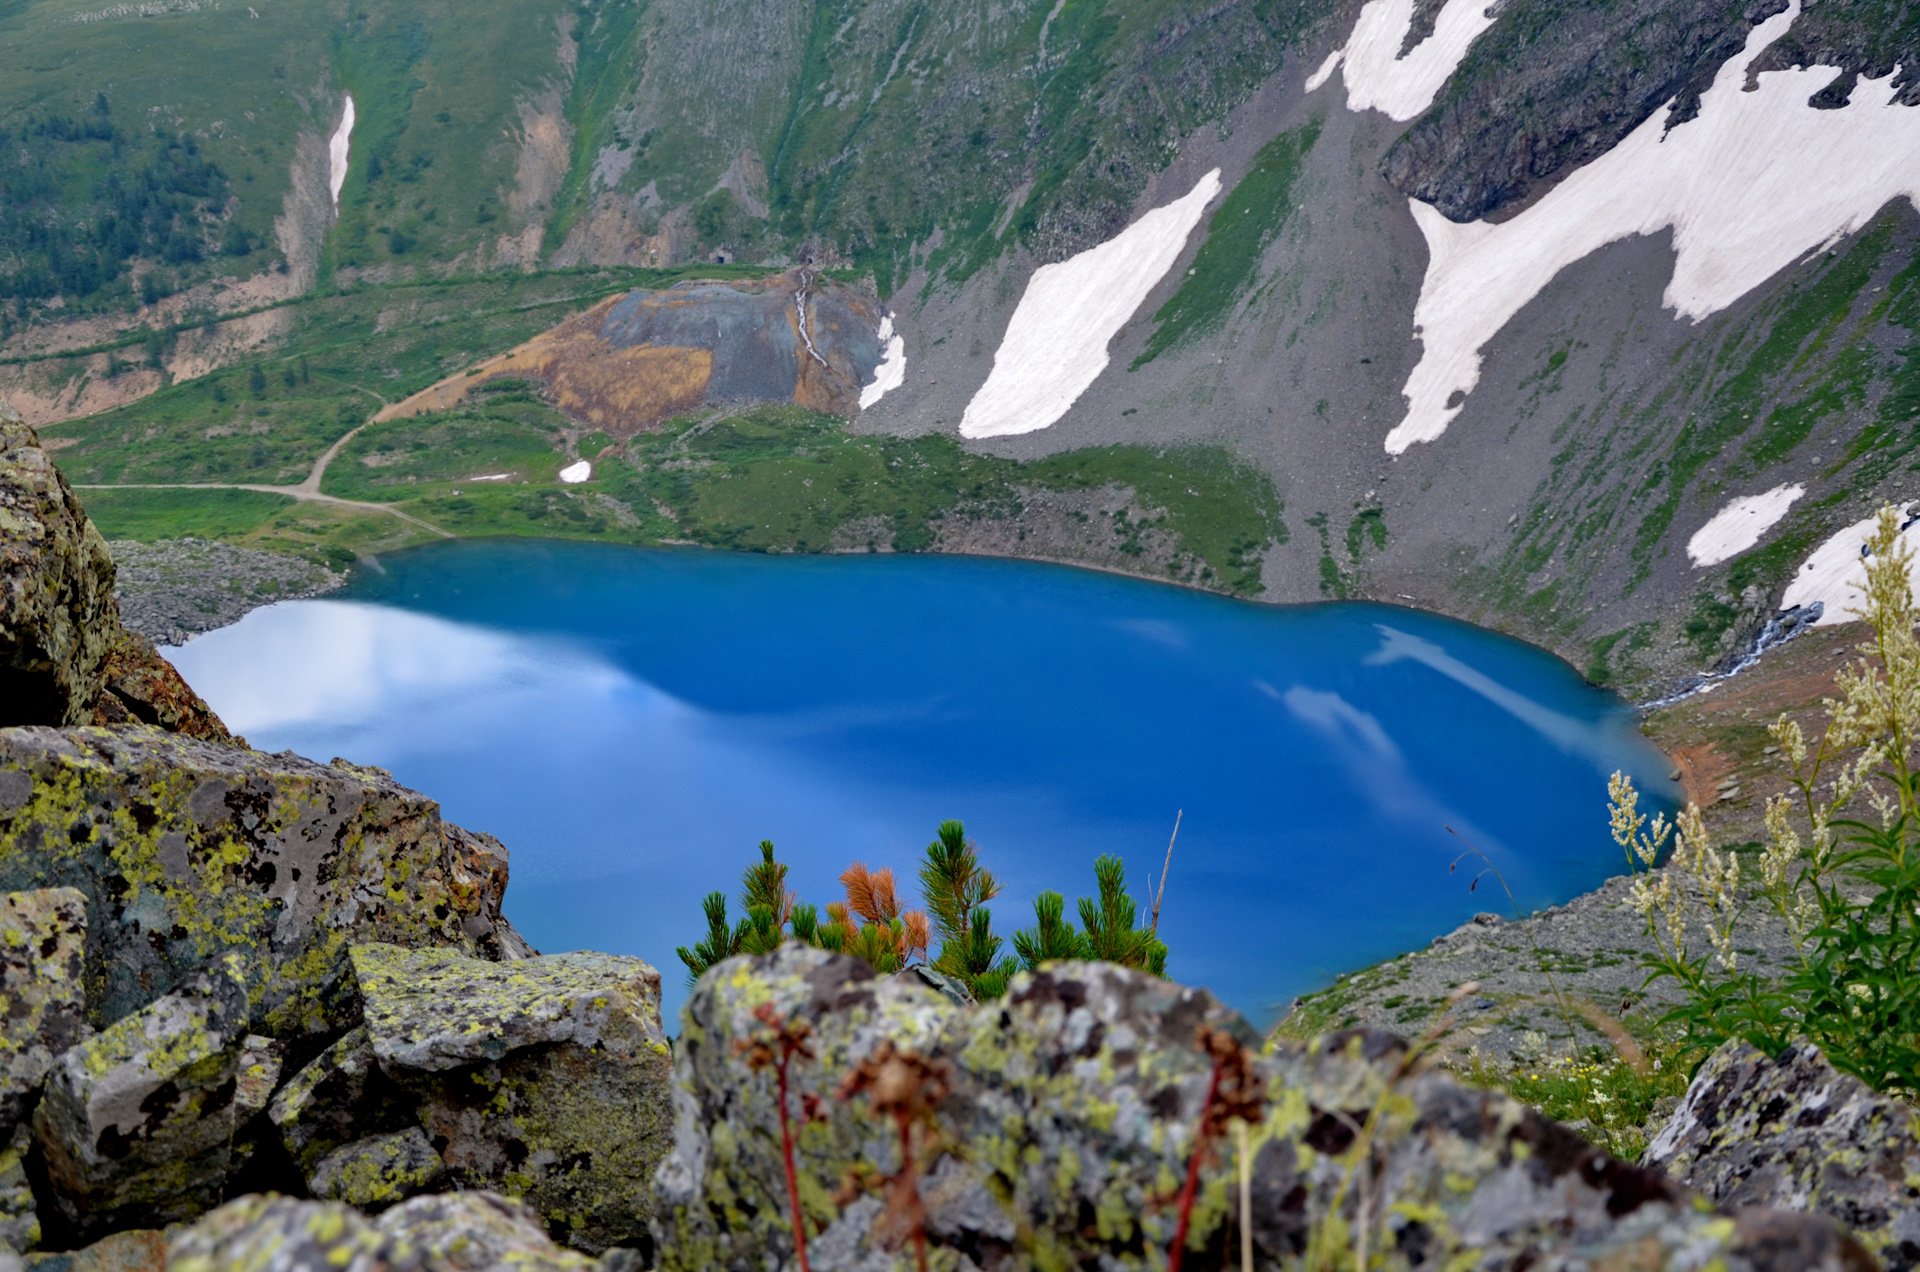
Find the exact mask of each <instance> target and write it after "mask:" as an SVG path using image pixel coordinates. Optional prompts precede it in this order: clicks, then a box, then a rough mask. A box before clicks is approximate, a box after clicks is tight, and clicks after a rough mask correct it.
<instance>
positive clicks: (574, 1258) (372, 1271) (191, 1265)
mask: <svg viewBox="0 0 1920 1272" xmlns="http://www.w3.org/2000/svg"><path fill="white" fill-rule="evenodd" d="M595 1266H596V1265H595V1262H594V1261H593V1260H592V1259H589V1258H587V1257H586V1256H584V1255H581V1254H576V1253H574V1252H573V1251H571V1250H563V1249H561V1248H560V1247H558V1246H556V1245H555V1244H554V1243H553V1241H552V1240H551V1239H550V1238H549V1237H548V1236H547V1234H546V1231H545V1230H544V1229H543V1228H542V1227H541V1224H540V1217H539V1216H538V1215H536V1214H534V1213H533V1212H532V1211H531V1210H529V1209H528V1208H527V1207H525V1206H523V1205H520V1204H519V1203H517V1202H514V1201H510V1200H508V1199H506V1198H504V1197H497V1196H493V1195H492V1194H489V1193H478V1192H467V1193H448V1194H445V1195H442V1196H434V1197H418V1198H415V1199H414V1200H412V1201H408V1202H404V1203H402V1204H401V1205H398V1206H396V1207H394V1208H393V1209H391V1210H388V1211H387V1212H386V1213H384V1214H382V1215H380V1216H379V1217H377V1218H369V1217H368V1216H366V1215H363V1214H361V1213H360V1212H359V1211H357V1210H355V1209H353V1208H352V1207H350V1206H346V1205H342V1204H341V1203H339V1202H329V1201H305V1200H299V1199H296V1198H292V1197H279V1196H274V1195H272V1194H265V1195H257V1196H251V1197H242V1198H240V1199H239V1200H237V1201H231V1202H228V1203H227V1204H226V1205H224V1206H222V1207H220V1209H218V1210H216V1211H214V1212H213V1213H211V1214H209V1215H206V1216H204V1217H203V1218H201V1219H200V1220H199V1221H198V1222H196V1223H194V1224H193V1225H192V1226H191V1227H186V1228H180V1229H176V1230H175V1231H174V1232H172V1233H171V1234H170V1240H169V1243H168V1249H167V1267H168V1269H169V1272H285V1270H288V1269H302V1270H305V1269H335V1270H338V1272H451V1270H452V1269H474V1270H475V1272H478V1270H479V1269H483V1268H486V1269H497V1268H513V1269H518V1270H519V1272H591V1269H593V1268H594V1267H595Z"/></svg>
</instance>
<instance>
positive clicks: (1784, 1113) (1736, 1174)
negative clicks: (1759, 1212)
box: [1645, 1041, 1920, 1272]
mask: <svg viewBox="0 0 1920 1272" xmlns="http://www.w3.org/2000/svg"><path fill="white" fill-rule="evenodd" d="M1915 1121H1916V1114H1915V1110H1914V1106H1913V1105H1912V1104H1909V1103H1908V1102H1907V1101H1905V1100H1902V1099H1900V1098H1898V1097H1897V1096H1892V1095H1883V1094H1880V1093H1879V1092H1876V1091H1874V1090H1873V1089H1872V1088H1871V1087H1869V1086H1867V1085H1866V1084H1865V1083H1864V1082H1861V1081H1860V1080H1859V1079H1858V1078H1855V1077H1852V1076H1850V1075H1848V1074H1844V1073H1841V1072H1840V1071H1838V1070H1837V1069H1835V1068H1834V1067H1833V1066H1832V1065H1830V1064H1829V1063H1827V1060H1826V1057H1824V1056H1822V1055H1821V1054H1820V1049H1819V1048H1818V1047H1816V1046H1814V1045H1813V1044H1812V1043H1810V1042H1804V1041H1803V1042H1799V1043H1796V1044H1794V1045H1793V1046H1791V1047H1789V1048H1788V1049H1787V1050H1786V1052H1785V1053H1784V1054H1783V1055H1781V1056H1780V1058H1779V1059H1777V1060H1774V1059H1769V1058H1768V1057H1767V1056H1766V1055H1765V1054H1763V1053H1762V1052H1760V1051H1759V1050H1757V1049H1755V1048H1754V1047H1752V1046H1750V1045H1748V1044H1746V1043H1743V1042H1730V1043H1727V1044H1726V1045H1725V1046H1723V1047H1721V1048H1720V1049H1719V1050H1718V1051H1716V1052H1714V1053H1713V1055H1712V1056H1710V1057H1708V1059H1707V1062H1706V1063H1705V1064H1704V1065H1702V1066H1701V1068H1700V1072H1699V1073H1697V1074H1695V1075H1694V1079H1693V1082H1692V1083H1691V1084H1690V1085H1689V1086H1688V1088H1687V1094H1686V1097H1685V1098H1684V1099H1683V1100H1682V1101H1681V1102H1680V1107H1679V1108H1678V1109H1676V1110H1675V1111H1674V1114H1673V1116H1672V1117H1671V1118H1670V1119H1669V1120H1668V1122H1667V1125H1666V1126H1665V1128H1664V1129H1663V1130H1662V1131H1661V1132H1660V1134H1659V1135H1657V1136H1655V1137H1654V1140H1653V1142H1652V1143H1651V1144H1649V1145H1648V1146H1647V1152H1646V1159H1645V1160H1646V1162H1647V1164H1648V1165H1651V1166H1656V1167H1658V1168H1659V1169H1661V1170H1663V1171H1665V1172H1667V1173H1668V1174H1670V1175H1672V1176H1673V1177H1675V1178H1676V1179H1680V1180H1684V1181H1685V1182H1686V1183H1687V1184H1689V1185H1691V1186H1692V1187H1694V1188H1697V1189H1699V1190H1700V1191H1701V1192H1702V1193H1704V1194H1705V1195H1706V1196H1708V1197H1711V1198H1713V1199H1714V1200H1715V1201H1717V1202H1719V1203H1720V1204H1721V1205H1723V1206H1783V1207H1791V1208H1793V1209H1808V1210H1812V1211H1815V1212H1817V1213H1822V1214H1827V1215H1830V1216H1832V1217H1833V1218H1835V1219H1837V1220H1839V1221H1840V1222H1841V1223H1844V1224H1846V1225H1847V1226H1848V1227H1849V1228H1850V1229H1852V1231H1853V1233H1854V1235H1855V1236H1856V1237H1858V1238H1859V1239H1860V1241H1861V1244H1863V1245H1864V1246H1866V1247H1867V1248H1868V1249H1869V1250H1871V1251H1872V1252H1873V1254H1874V1256H1875V1258H1877V1259H1879V1260H1880V1261H1881V1263H1882V1264H1884V1265H1885V1266H1886V1267H1887V1268H1888V1269H1890V1272H1908V1270H1909V1269H1913V1268H1920V1127H1916V1125H1915Z"/></svg>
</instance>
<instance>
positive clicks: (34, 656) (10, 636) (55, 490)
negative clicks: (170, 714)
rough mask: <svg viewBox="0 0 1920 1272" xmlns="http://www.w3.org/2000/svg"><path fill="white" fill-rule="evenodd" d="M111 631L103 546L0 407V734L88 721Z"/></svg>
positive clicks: (41, 453) (11, 414)
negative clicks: (0, 729) (12, 728)
mask: <svg viewBox="0 0 1920 1272" xmlns="http://www.w3.org/2000/svg"><path fill="white" fill-rule="evenodd" d="M119 631H120V609H119V606H118V605H117V604H116V603H115V601H114V596H113V558H112V556H110V555H109V554H108V552H107V544H106V540H104V539H102V538H101V537H100V532H99V531H98V530H96V529H94V527H93V523H92V522H91V521H89V520H87V514H86V513H85V512H84V511H82V510H81V507H80V501H79V500H78V499H77V498H75V497H74V493H73V488H72V487H71V486H69V485H67V480H66V478H64V477H62V476H61V475H60V471H59V469H57V468H55V467H54V464H53V460H52V458H51V457H49V456H48V454H47V452H46V450H45V449H43V448H42V447H41V445H40V438H39V436H38V435H37V434H36V433H35V432H34V431H33V429H32V428H30V427H28V426H27V425H26V424H24V423H22V422H21V420H20V415H19V413H18V412H17V411H15V410H14V409H13V408H12V407H11V406H9V405H7V404H6V403H4V402H0V725H13V724H79V723H82V722H84V721H86V720H89V719H91V718H92V715H93V705H94V701H95V699H97V698H98V697H99V695H100V687H101V681H102V668H103V667H104V666H105V664H106V660H107V653H108V650H109V649H110V648H111V646H112V644H113V642H114V638H115V637H116V636H117V635H118V633H119Z"/></svg>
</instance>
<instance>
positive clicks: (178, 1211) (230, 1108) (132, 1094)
mask: <svg viewBox="0 0 1920 1272" xmlns="http://www.w3.org/2000/svg"><path fill="white" fill-rule="evenodd" d="M246 1047H247V987H246V981H245V977H244V975H243V972H242V969H241V966H240V962H239V960H238V959H237V958H228V959H226V960H223V961H222V962H221V963H219V964H216V965H215V966H212V967H209V968H207V969H205V970H203V971H201V972H198V973H196V974H195V975H193V976H192V977H190V978H189V979H188V980H187V981H186V982H185V983H184V984H182V985H181V986H180V987H179V988H178V989H176V990H174V991H173V992H172V993H169V994H167V995H165V996H164V997H162V998H160V999H158V1000H157V1001H155V1002H153V1003H152V1004H150V1005H149V1006H147V1007H146V1008H144V1009H143V1010H141V1011H139V1012H136V1013H135V1014H133V1015H131V1016H128V1017H126V1018H125V1019H124V1020H121V1021H119V1022H117V1023H116V1024H114V1025H112V1026H110V1027H109V1028H107V1029H105V1030H103V1031H102V1032H100V1033H99V1034H97V1035H95V1036H94V1037H92V1038H89V1039H88V1040H86V1041H85V1042H82V1043H80V1044H79V1045H77V1046H75V1047H72V1048H70V1049H69V1050H68V1051H66V1052H65V1053H64V1054H62V1055H61V1057H60V1058H59V1060H58V1061H56V1062H55V1064H54V1067H53V1071H52V1073H51V1074H50V1075H49V1076H48V1078H47V1083H46V1092H45V1095H44V1096H43V1097H42V1099H41V1101H40V1106H39V1108H38V1109H37V1110H36V1111H35V1113H34V1140H35V1143H36V1146H37V1148H38V1149H39V1154H40V1158H41V1161H42V1162H43V1164H44V1166H45V1170H46V1176H47V1181H48V1184H49V1186H50V1192H51V1194H52V1199H53V1203H54V1205H55V1206H56V1207H57V1208H58V1209H59V1211H60V1213H61V1217H62V1218H63V1219H64V1220H65V1221H66V1222H67V1223H68V1224H70V1225H72V1226H73V1227H74V1228H75V1230H77V1231H79V1232H81V1233H83V1234H100V1233H106V1232H112V1231H116V1230H118V1229H122V1228H128V1227H157V1226H160V1225H162V1224H166V1223H171V1222H174V1221H176V1220H180V1219H186V1218H191V1217H192V1216H194V1215H197V1214H200V1213H201V1212H203V1211H205V1210H207V1209H209V1208H210V1207H211V1206H213V1205H215V1204H216V1203H217V1202H218V1201H219V1198H220V1195H221V1191H222V1187H223V1185H224V1183H225V1180H226V1177H227V1174H228V1170H229V1168H230V1166H231V1161H232V1145H233V1141H234V1138H235V1134H236V1132H237V1131H238V1129H239V1126H240V1122H241V1121H242V1120H243V1118H244V1116H245V1110H243V1109H242V1107H241V1106H240V1104H239V1102H238V1101H237V1100H236V1098H235V1097H236V1094H237V1092H238V1090H239V1087H240V1079H241V1071H242V1068H243V1063H244V1057H245V1054H246Z"/></svg>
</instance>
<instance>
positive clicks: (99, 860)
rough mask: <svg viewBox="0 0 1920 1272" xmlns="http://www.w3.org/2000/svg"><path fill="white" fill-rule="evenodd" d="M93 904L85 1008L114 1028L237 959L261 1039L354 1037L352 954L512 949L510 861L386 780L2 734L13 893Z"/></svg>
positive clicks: (168, 737)
mask: <svg viewBox="0 0 1920 1272" xmlns="http://www.w3.org/2000/svg"><path fill="white" fill-rule="evenodd" d="M49 886H69V887H74V888H78V889H79V890H80V891H81V892H83V893H84V894H86V896H87V900H88V905H89V907H90V916H91V920H92V921H91V923H90V924H89V927H88V934H87V961H86V981H87V1009H88V1015H89V1019H90V1020H91V1021H92V1022H93V1023H94V1024H95V1025H105V1024H108V1023H110V1022H112V1021H114V1020H117V1019H119V1018H120V1017H121V1016H124V1015H126V1014H127V1013H128V1012H131V1011H134V1010H137V1009H138V1008H140V1007H141V1006H143V1005H144V1004H146V1003H148V1002H151V1001H152V1000H153V999H154V998H155V997H156V996H157V995H158V994H160V993H162V992H164V991H165V990H166V989H167V988H168V987H170V986H171V985H173V984H174V983H175V982H176V981H178V980H179V979H180V978H181V977H182V976H183V975H185V974H187V973H188V972H190V971H192V970H193V969H194V968H196V967H198V966H201V965H202V964H204V963H205V962H207V961H208V960H210V959H212V958H214V957H216V956H218V955H220V954H223V953H226V952H229V951H233V952H238V953H240V954H242V955H243V956H244V958H245V963H246V969H247V976H248V978H249V985H250V987H251V988H252V989H253V990H254V998H255V1027H256V1029H257V1030H258V1031H260V1032H264V1033H268V1034H271V1035H274V1036H277V1037H292V1036H298V1035H303V1034H312V1033H319V1032H331V1031H332V1030H334V1029H337V1028H342V1027H345V1026H346V1025H347V1024H349V1023H351V1022H350V1020H346V1019H343V1018H342V1005H341V1004H340V1003H338V1002H337V1001H336V1000H335V999H334V997H333V996H332V994H333V989H334V988H335V987H337V983H338V981H339V979H340V976H341V975H342V974H343V969H342V963H343V961H344V960H343V956H344V954H345V952H346V947H347V945H348V944H349V943H350V942H352V941H355V940H387V941H399V942H405V943H409V944H419V945H445V946H450V947H453V948H455V949H459V950H463V951H467V952H472V953H476V954H483V955H487V956H489V957H503V956H509V955H512V954H515V953H518V952H520V951H522V950H524V948H525V945H524V942H521V941H520V939H519V937H518V936H517V935H515V934H514V933H513V932H512V929H511V928H510V927H509V926H508V924H507V922H506V920H505V919H504V918H503V917H501V914H500V909H499V905H500V898H501V895H502V894H503V893H504V891H505V888H506V853H505V850H504V849H502V848H501V847H500V845H499V844H498V843H497V842H495V841H494V840H491V839H489V838H486V837H485V836H480V835H474V834H470V833H468V832H466V831H462V830H459V829H458V828H456V827H453V826H449V825H447V824H446V823H445V822H443V821H442V820H441V818H440V808H439V805H437V804H435V803H434V802H433V801H432V800H430V799H427V798H426V797H425V796H423V795H419V794H417V793H415V792H413V791H410V790H407V789H405V788H404V787H401V786H399V785H397V784H395V782H394V781H393V779H392V777H391V776H389V775H388V774H386V773H383V772H381V771H380V770H378V769H367V768H358V767H355V766H352V765H348V764H345V763H343V762H338V761H336V762H335V763H334V764H331V765H322V764H315V763H313V762H312V761H310V760H305V759H301V758H300V757H298V756H295V755H292V754H283V755H263V754H261V753H259V752H257V751H247V750H242V749H240V748H238V747H233V746H227V745H220V744H215V743H208V742H199V741H193V740H190V739H186V738H182V737H178V736H176V735H173V734H168V733H164V732H161V731H160V730H157V729H151V728H145V727H134V728H124V729H111V730H109V729H69V730H55V729H36V728H25V729H4V730H0V889H6V888H37V887H49Z"/></svg>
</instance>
